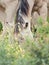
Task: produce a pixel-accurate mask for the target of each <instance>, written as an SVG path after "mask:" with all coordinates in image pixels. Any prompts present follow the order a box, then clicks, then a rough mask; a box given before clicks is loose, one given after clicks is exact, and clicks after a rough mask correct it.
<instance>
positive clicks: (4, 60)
mask: <svg viewBox="0 0 49 65" xmlns="http://www.w3.org/2000/svg"><path fill="white" fill-rule="evenodd" d="M48 24H49V23H48ZM34 35H35V37H34V41H30V39H28V37H27V38H26V42H25V43H23V44H18V42H17V41H15V40H14V39H13V40H12V42H11V43H10V41H9V35H8V34H7V35H6V36H5V37H4V38H1V37H0V65H27V64H28V65H49V25H46V26H44V25H42V24H40V26H37V31H36V33H35V34H34Z"/></svg>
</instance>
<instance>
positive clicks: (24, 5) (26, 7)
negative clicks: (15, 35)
mask: <svg viewBox="0 0 49 65" xmlns="http://www.w3.org/2000/svg"><path fill="white" fill-rule="evenodd" d="M20 9H21V12H22V14H25V15H28V12H29V4H28V2H27V0H21V6H20Z"/></svg>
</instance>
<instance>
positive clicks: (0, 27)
mask: <svg viewBox="0 0 49 65" xmlns="http://www.w3.org/2000/svg"><path fill="white" fill-rule="evenodd" d="M2 30H3V25H2V23H1V22H0V32H1V31H2Z"/></svg>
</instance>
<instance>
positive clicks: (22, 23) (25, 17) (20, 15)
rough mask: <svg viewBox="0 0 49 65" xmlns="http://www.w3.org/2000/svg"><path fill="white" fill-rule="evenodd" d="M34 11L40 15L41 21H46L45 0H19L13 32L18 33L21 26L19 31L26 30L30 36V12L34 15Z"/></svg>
mask: <svg viewBox="0 0 49 65" xmlns="http://www.w3.org/2000/svg"><path fill="white" fill-rule="evenodd" d="M43 12H44V13H43ZM35 13H37V14H38V16H41V17H42V19H43V21H46V18H47V3H46V2H45V0H40V1H39V0H21V1H20V5H19V8H18V10H17V13H16V20H15V32H16V33H19V32H20V31H19V28H21V32H22V31H26V30H27V32H29V33H31V36H32V35H33V34H32V32H31V19H32V14H33V15H34V14H35ZM35 16H36V14H35Z"/></svg>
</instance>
